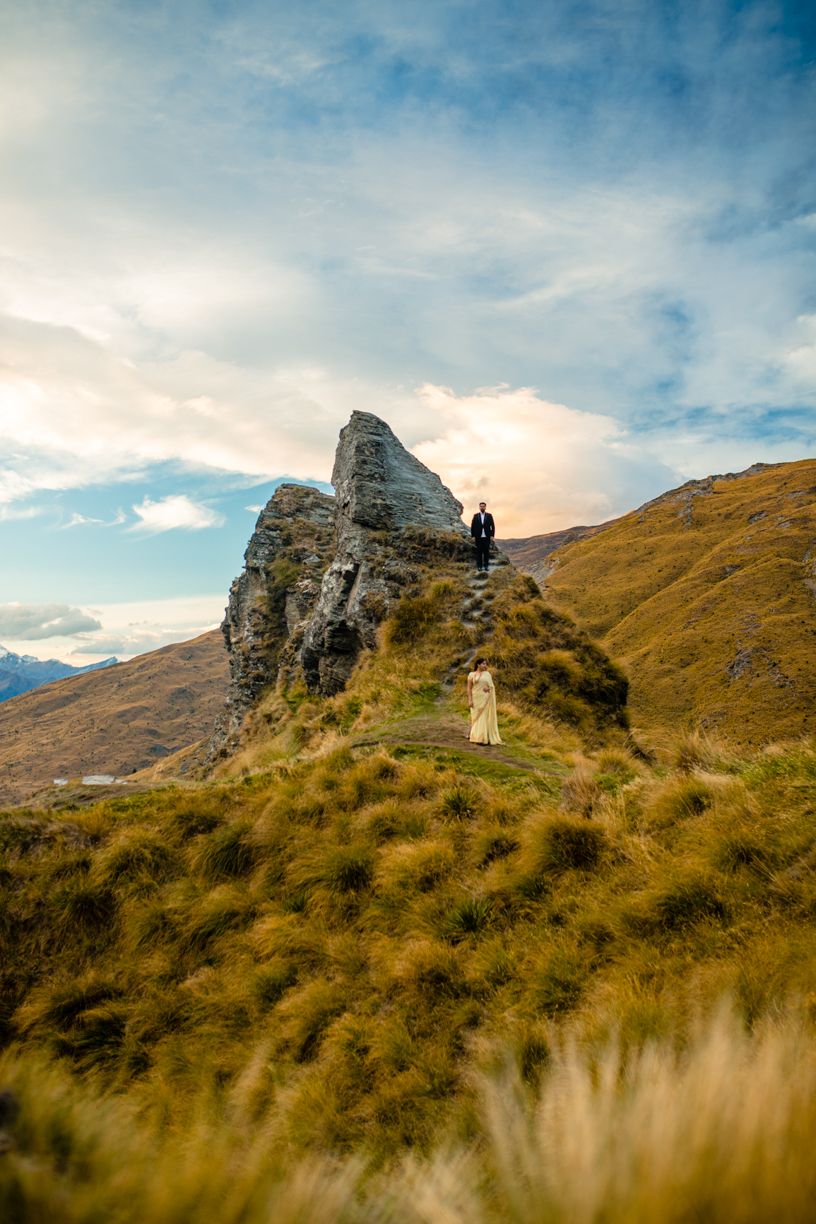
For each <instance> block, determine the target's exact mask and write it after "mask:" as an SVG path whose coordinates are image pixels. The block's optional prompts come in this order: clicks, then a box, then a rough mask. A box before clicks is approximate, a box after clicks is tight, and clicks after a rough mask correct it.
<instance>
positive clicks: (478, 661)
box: [473, 659, 487, 667]
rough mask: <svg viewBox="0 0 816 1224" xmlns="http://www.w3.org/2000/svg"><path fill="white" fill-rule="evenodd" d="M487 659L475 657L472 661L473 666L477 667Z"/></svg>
mask: <svg viewBox="0 0 816 1224" xmlns="http://www.w3.org/2000/svg"><path fill="white" fill-rule="evenodd" d="M486 662H487V659H476V660H475V661H474V663H473V666H474V667H478V666H479V664H480V663H486Z"/></svg>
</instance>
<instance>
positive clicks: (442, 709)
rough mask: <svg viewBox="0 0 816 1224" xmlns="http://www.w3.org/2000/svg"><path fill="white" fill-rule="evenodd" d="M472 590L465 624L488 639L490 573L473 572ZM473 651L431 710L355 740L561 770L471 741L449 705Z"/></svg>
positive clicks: (454, 665) (448, 675)
mask: <svg viewBox="0 0 816 1224" xmlns="http://www.w3.org/2000/svg"><path fill="white" fill-rule="evenodd" d="M468 587H469V588H470V594H469V595H468V596H467V598H466V600H465V602H464V605H463V608H462V625H463V627H464V628H466V629H479V630H480V631H481V633H482V635H483V637H484V638H485V639H487V638H488V637H489V635H490V631H491V629H492V613H491V604H492V602H493V598H494V593H493V591H492V590H491V584H490V578H489V575H488V574H472V575H471V576H470V578H469V580H468ZM472 654H473V651H472V650H471V649H470V648H468V649H465V650H463V651H462V653H461V654H459V655H458V656H457V657H456V658H455V659H453V660H451V663H450V666H449V667H448V668H447V670H446V671H445V673H444V675H443V676H442V680H441V685H440V693H439V697H438V698H437V700H436V703H435V708H434V710H433V712H432V713H428V714H420V715H416V716H414V717H413V718H405V719H402V720H401V721H400V722H396V723H391V724H389V725H388V726H387V727H384V728H382V729H379V730H377V731H376V732H374V733H370V734H369V735H362V736H360V737H359V738H358V739H357V740H356V741H355V742H356V743H357V744H359V745H360V746H361V747H362V746H363V745H368V744H417V745H427V746H428V747H429V748H443V749H447V750H448V751H451V752H457V753H466V754H467V755H469V756H474V757H481V758H483V759H484V760H489V761H494V762H496V763H499V764H502V765H506V766H509V767H510V768H512V769H519V770H524V771H525V772H527V773H542V774H557V773H559V771H557V770H553V769H545V768H543V766H542V763H541V762H540V761H537V760H536V759H535V757H534V756H532V755H531V754H530V753H524V752H519V751H515V750H514V749H513V748H512V747H510V746H509V745H506V744H497V745H487V744H472V743H471V742H470V740H469V739H468V721H467V718H466V716H465V715H464V712H463V714H462V715H457V714H455V713H453V712H452V711H451V709H450V699H451V695H452V693H453V688H454V685H455V683H456V679H457V676H460V675H461V673H462V669H463V667H465V666H467V664H468V663H469V662H470V659H471V656H472Z"/></svg>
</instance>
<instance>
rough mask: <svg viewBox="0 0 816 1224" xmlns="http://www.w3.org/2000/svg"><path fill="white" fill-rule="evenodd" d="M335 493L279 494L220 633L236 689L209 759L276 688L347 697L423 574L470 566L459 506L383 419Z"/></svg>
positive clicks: (363, 433) (346, 448)
mask: <svg viewBox="0 0 816 1224" xmlns="http://www.w3.org/2000/svg"><path fill="white" fill-rule="evenodd" d="M332 483H333V484H334V487H335V490H336V495H335V497H333V498H332V497H328V496H327V495H326V494H324V493H320V492H318V491H317V490H316V489H311V488H306V487H304V486H301V485H282V486H281V487H280V488H279V489H278V490H277V491H276V492H275V494H274V496H273V497H272V499H271V500H270V501H269V502H268V504H267V506H266V507H265V509H264V511H263V513H262V514H261V516H260V518H259V519H258V522H257V525H256V528H255V532H254V534H253V536H252V538H251V540H250V542H249V546H248V547H247V550H246V554H245V560H246V566H245V568H244V572H243V573H242V574H241V576H240V577H239V578H236V579H235V581H234V582H233V584H232V587H231V589H230V595H229V605H228V607H227V611H226V616H225V618H224V623H223V625H222V626H221V628H222V631H223V634H224V640H225V641H226V644H227V650H228V651H229V657H230V674H231V682H230V689H229V695H228V699H227V706H226V709H225V710H224V713H223V714H222V716H221V717H220V719H219V721H218V724H217V726H216V729H215V733H214V735H213V739H212V741H211V745H210V759H211V760H212V759H214V758H215V757H217V756H220V755H222V754H223V753H224V752H226V751H228V750H229V748H230V747H231V746H232V744H233V743H234V742H235V740H236V737H237V735H238V732H239V731H240V728H241V724H242V723H243V721H244V718H245V717H246V715H247V713H248V712H249V711H250V710H251V709H252V708H253V707H254V706H255V705H256V704H257V702H258V700H259V698H260V696H261V694H262V693H263V692H264V691H265V690H267V689H269V688H270V687H272V686H273V685H276V684H283V685H287V684H289V683H292V682H293V681H295V680H296V679H298V678H300V677H302V678H303V679H304V680H305V682H306V684H307V686H308V687H309V689H310V690H311V691H312V692H319V693H323V694H330V693H335V692H338V691H339V690H340V689H342V688H343V687H344V685H345V683H346V681H347V679H348V677H349V675H350V673H351V670H352V668H353V667H354V664H355V662H356V661H357V658H358V656H359V654H360V651H361V650H363V649H365V648H373V647H374V646H375V645H376V634H377V626H378V625H379V624H380V622H381V621H382V620H383V618H384V617H385V616H387V615H388V612H389V611H390V610H391V608H392V607H393V605H394V603H395V602H396V600H398V599H399V597H400V595H401V594H402V593H403V592H404V591H405V589H406V587H410V586H411V585H412V584H413V583H415V582H416V581H417V579H418V578H419V576H420V574H421V572H422V570H423V568H424V567H427V566H428V565H432V564H433V562H434V559H437V560H438V559H440V558H442V557H458V558H461V559H468V558H470V557H471V543H470V537H469V534H468V531H467V528H466V527H465V525H464V523H463V522H462V520H461V517H460V516H461V513H462V506H461V504H460V503H459V502H458V501H457V500H456V498H455V497H454V496H453V494H452V493H451V492H450V490H449V489H446V488H445V486H444V485H443V484H442V481H441V480H440V479H439V477H438V476H436V475H435V474H434V473H433V472H431V471H429V470H428V468H426V467H425V466H424V465H423V464H421V463H420V462H419V460H418V459H415V458H414V456H413V455H411V454H409V452H408V451H407V450H406V449H405V447H404V446H403V445H402V443H401V442H400V441H399V440H398V439H397V438H396V437H395V435H394V434H393V432H392V431H391V429H390V428H389V427H388V425H386V424H385V422H384V421H381V420H380V419H379V418H378V417H376V416H372V415H371V414H370V413H367V412H355V413H354V414H353V415H352V417H351V420H350V422H349V424H348V425H347V426H346V427H345V428H344V429H343V430H342V431H341V433H340V443H339V445H338V448H337V454H336V457H335V464H334V470H333V472H332Z"/></svg>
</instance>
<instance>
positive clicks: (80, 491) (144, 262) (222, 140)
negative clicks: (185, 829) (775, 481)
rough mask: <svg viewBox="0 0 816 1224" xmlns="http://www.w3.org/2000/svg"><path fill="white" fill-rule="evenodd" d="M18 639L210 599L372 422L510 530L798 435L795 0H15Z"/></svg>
mask: <svg viewBox="0 0 816 1224" xmlns="http://www.w3.org/2000/svg"><path fill="white" fill-rule="evenodd" d="M0 18H2V31H3V34H2V39H0V643H2V645H3V646H5V647H6V648H8V649H11V650H15V651H17V652H19V653H28V654H34V655H36V656H37V657H40V658H46V657H56V658H61V659H64V660H65V661H67V662H71V663H75V664H77V665H82V664H85V663H87V662H91V661H95V660H97V659H100V658H103V657H105V656H107V655H111V654H115V655H117V656H118V657H120V658H128V657H130V656H132V655H133V654H137V653H140V652H142V651H144V650H149V649H153V648H155V647H156V646H160V645H163V644H165V643H167V642H169V641H178V640H184V639H185V638H189V637H191V636H194V635H195V634H197V633H199V632H202V631H203V630H205V629H207V628H210V627H212V626H214V625H216V624H218V622H219V621H220V619H221V616H222V614H223V609H224V605H225V602H226V596H227V591H228V588H229V584H230V581H231V580H232V578H233V577H234V576H235V575H236V574H237V573H238V572H239V571H240V568H241V565H242V557H243V551H244V548H245V547H246V543H247V540H248V537H249V535H250V534H251V532H252V529H253V526H254V522H255V519H256V517H257V514H258V512H259V509H260V507H262V506H263V505H264V503H265V502H266V500H267V499H268V497H269V496H271V493H272V492H273V490H274V488H275V487H276V485H277V484H279V483H280V482H281V481H282V480H285V479H288V480H297V481H309V482H313V483H317V484H318V485H319V486H320V487H321V488H324V489H327V490H328V489H330V484H329V482H330V477H331V467H332V459H333V454H334V449H335V446H336V442H337V435H338V433H339V430H340V428H341V427H342V426H343V425H344V424H345V422H346V421H347V420H348V417H349V415H350V414H351V412H352V411H353V410H354V409H361V410H364V411H369V412H375V413H377V414H378V415H379V416H381V417H383V418H384V419H385V420H386V421H388V423H389V424H390V425H391V427H392V428H393V429H394V430H395V432H396V433H397V434H398V436H399V437H400V438H401V439H402V441H403V442H404V443H405V445H406V446H408V447H409V448H411V449H412V450H413V451H414V453H415V454H416V455H417V456H418V457H419V458H420V459H421V460H422V461H423V462H425V463H427V464H428V465H429V466H430V467H432V468H433V469H434V470H435V471H437V472H438V473H439V474H440V476H441V477H442V479H443V480H444V481H445V483H447V484H448V485H449V486H450V487H451V488H452V490H453V492H454V493H455V494H456V496H457V497H458V498H459V499H460V501H462V502H463V503H464V505H465V510H466V514H469V513H470V512H471V510H472V508H475V505H476V504H477V503H478V501H479V500H481V499H485V500H486V501H488V503H489V505H490V508H491V509H492V510H493V512H494V514H495V517H496V521H497V531H498V535H499V537H502V536H504V537H505V538H508V537H513V536H525V535H531V534H536V533H539V532H545V531H552V530H556V529H559V528H563V527H568V526H572V525H575V524H579V523H597V522H602V521H604V520H605V519H608V518H611V517H614V516H615V515H617V514H621V513H623V512H625V511H627V510H629V509H632V508H634V507H635V506H637V505H639V504H641V503H642V502H644V501H646V500H648V499H649V498H651V497H654V496H656V495H658V494H659V493H661V492H663V491H665V490H666V489H669V488H672V487H674V486H676V485H678V484H680V483H682V482H683V481H684V480H686V479H689V478H693V477H701V476H705V475H708V474H711V473H716V472H728V471H739V470H742V469H744V468H745V467H748V466H749V465H750V464H752V463H754V462H757V461H762V462H771V463H772V462H779V461H787V460H795V459H800V458H804V457H808V456H813V455H814V454H816V393H815V392H814V388H815V387H816V258H815V257H814V250H815V249H816V171H814V158H813V149H814V148H815V147H816V131H815V130H814V129H816V9H815V8H814V6H812V5H807V4H803V3H801V0H793V2H789V0H784V2H783V0H780V2H779V3H771V2H765V0H760V2H756V3H752V2H750V0H746V2H737V0H731V2H726V0H682V2H680V0H675V2H673V3H668V2H666V0H466V2H462V0H399V2H397V0H343V3H342V4H338V3H336V2H331V0H320V2H315V0H299V3H298V4H292V3H290V0H285V2H284V0H257V2H256V0H231V2H229V0H164V2H155V0H138V2H133V3H127V2H124V0H28V3H26V4H24V5H20V4H19V3H18V2H17V0H0Z"/></svg>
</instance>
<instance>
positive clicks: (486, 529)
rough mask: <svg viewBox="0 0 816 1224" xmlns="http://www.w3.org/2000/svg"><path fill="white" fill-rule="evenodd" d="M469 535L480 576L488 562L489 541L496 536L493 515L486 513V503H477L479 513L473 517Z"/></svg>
mask: <svg viewBox="0 0 816 1224" xmlns="http://www.w3.org/2000/svg"><path fill="white" fill-rule="evenodd" d="M470 534H471V535H472V536H473V539H474V540H475V542H476V569H477V570H478V571H479V573H480V574H481V573H485V574H486V573H487V570H488V562H489V561H490V541H491V540H492V539H493V537H494V535H495V534H496V524H495V523H494V522H493V515H492V514H488V513H487V502H479V513H478V514H474V516H473V521H472V522H471V524H470Z"/></svg>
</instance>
